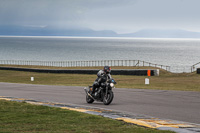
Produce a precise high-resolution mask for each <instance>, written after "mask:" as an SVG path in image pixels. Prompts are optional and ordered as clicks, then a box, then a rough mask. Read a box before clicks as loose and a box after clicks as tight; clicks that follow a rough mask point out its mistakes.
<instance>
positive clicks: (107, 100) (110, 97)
mask: <svg viewBox="0 0 200 133" xmlns="http://www.w3.org/2000/svg"><path fill="white" fill-rule="evenodd" d="M113 98H114V94H113V92H112V90H108V94H107V96H104V98H103V103H104V104H105V105H109V104H110V103H111V102H112V100H113Z"/></svg>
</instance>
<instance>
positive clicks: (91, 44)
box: [0, 37, 200, 66]
mask: <svg viewBox="0 0 200 133" xmlns="http://www.w3.org/2000/svg"><path fill="white" fill-rule="evenodd" d="M119 59H122V60H126V59H127V60H144V61H147V62H151V63H157V64H162V65H169V66H191V65H193V64H195V63H197V62H200V40H198V39H196V40H195V39H130V38H129V39H128V38H64V37H63V38H62V37H0V60H34V61H68V60H119Z"/></svg>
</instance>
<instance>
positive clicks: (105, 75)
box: [91, 66, 112, 96]
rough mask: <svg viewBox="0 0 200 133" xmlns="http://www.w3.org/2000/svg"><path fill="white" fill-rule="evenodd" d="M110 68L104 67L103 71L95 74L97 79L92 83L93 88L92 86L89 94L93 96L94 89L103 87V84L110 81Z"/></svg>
mask: <svg viewBox="0 0 200 133" xmlns="http://www.w3.org/2000/svg"><path fill="white" fill-rule="evenodd" d="M110 72H111V68H110V67H109V66H104V69H103V70H100V71H99V72H98V73H97V79H96V80H95V81H94V83H93V86H92V91H91V94H92V96H94V94H95V90H96V88H98V87H100V86H104V83H105V82H106V81H107V80H108V79H111V78H112V77H111V75H110Z"/></svg>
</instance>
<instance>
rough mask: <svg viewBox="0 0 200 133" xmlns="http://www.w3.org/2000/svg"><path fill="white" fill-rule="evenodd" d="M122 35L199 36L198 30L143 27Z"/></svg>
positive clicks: (151, 36)
mask: <svg viewBox="0 0 200 133" xmlns="http://www.w3.org/2000/svg"><path fill="white" fill-rule="evenodd" d="M120 36H122V37H146V38H200V33H199V32H192V31H185V30H155V29H144V30H140V31H138V32H135V33H129V34H122V35H120Z"/></svg>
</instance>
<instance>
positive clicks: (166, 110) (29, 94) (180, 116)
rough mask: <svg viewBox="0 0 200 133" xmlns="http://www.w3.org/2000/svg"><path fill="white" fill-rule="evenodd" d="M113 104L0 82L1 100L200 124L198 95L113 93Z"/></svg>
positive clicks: (64, 89) (59, 89)
mask: <svg viewBox="0 0 200 133" xmlns="http://www.w3.org/2000/svg"><path fill="white" fill-rule="evenodd" d="M114 95H115V97H114V100H113V102H112V103H111V104H110V105H108V106H106V105H104V104H103V103H101V102H94V103H93V104H87V103H86V101H85V92H84V90H83V87H74V86H73V87H72V86H49V85H30V84H14V83H1V82H0V96H10V97H19V98H25V99H33V100H39V101H46V102H47V101H48V102H59V103H71V104H77V105H84V106H92V107H99V108H105V109H110V110H117V111H121V112H126V113H132V114H142V115H148V116H153V117H158V118H163V119H172V120H178V121H185V122H191V123H197V124H200V92H188V91H166V90H145V89H125V88H124V89H123V88H115V89H114Z"/></svg>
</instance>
